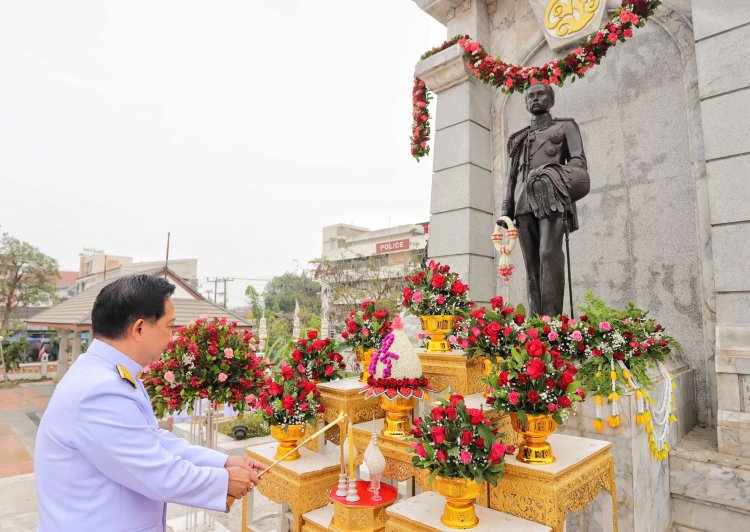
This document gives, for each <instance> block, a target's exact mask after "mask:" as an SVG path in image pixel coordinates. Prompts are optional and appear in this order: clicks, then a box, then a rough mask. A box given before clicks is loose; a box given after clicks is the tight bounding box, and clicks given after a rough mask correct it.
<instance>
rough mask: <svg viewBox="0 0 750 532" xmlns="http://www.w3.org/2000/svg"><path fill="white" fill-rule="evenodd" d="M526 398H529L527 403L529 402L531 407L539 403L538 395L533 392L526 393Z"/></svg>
mask: <svg viewBox="0 0 750 532" xmlns="http://www.w3.org/2000/svg"><path fill="white" fill-rule="evenodd" d="M528 398H529V402H530V403H531V404H532V405H535V404H536V403H537V401H539V393H538V392H535V391H534V390H531V391H530V392H529V393H528Z"/></svg>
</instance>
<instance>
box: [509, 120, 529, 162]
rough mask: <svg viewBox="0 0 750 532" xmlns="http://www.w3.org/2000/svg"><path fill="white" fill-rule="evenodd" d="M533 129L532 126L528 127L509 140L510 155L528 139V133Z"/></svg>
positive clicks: (514, 134)
mask: <svg viewBox="0 0 750 532" xmlns="http://www.w3.org/2000/svg"><path fill="white" fill-rule="evenodd" d="M529 129H531V127H530V126H526V127H525V128H523V129H519V130H518V131H516V132H515V133H513V134H512V135H511V136H510V137H509V138H508V155H510V154H511V153H513V149H514V148H515V147H516V146H517V145H518V143H519V142H523V139H524V138H526V132H527V131H528V130H529Z"/></svg>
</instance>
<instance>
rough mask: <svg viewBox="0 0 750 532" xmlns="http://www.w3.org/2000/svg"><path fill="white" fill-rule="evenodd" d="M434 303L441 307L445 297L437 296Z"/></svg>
mask: <svg viewBox="0 0 750 532" xmlns="http://www.w3.org/2000/svg"><path fill="white" fill-rule="evenodd" d="M435 301H437V304H438V305H442V304H443V303H445V296H443V295H442V294H440V295H439V296H437V299H436V300H435Z"/></svg>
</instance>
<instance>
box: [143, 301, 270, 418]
mask: <svg viewBox="0 0 750 532" xmlns="http://www.w3.org/2000/svg"><path fill="white" fill-rule="evenodd" d="M256 350H257V343H256V341H255V338H254V336H253V334H252V333H251V332H249V331H245V332H243V331H240V330H239V329H237V324H236V323H234V322H231V323H228V322H227V320H226V319H225V318H221V319H219V318H213V319H209V318H208V317H207V316H201V317H200V318H199V319H198V320H196V321H195V322H194V323H190V324H188V325H186V326H182V327H180V328H179V329H178V330H177V334H176V335H175V336H174V337H173V338H172V341H171V342H169V344H168V345H167V350H166V351H165V352H164V354H163V355H162V357H161V359H160V360H159V361H157V362H153V363H151V364H149V365H148V366H146V367H145V368H143V385H144V387H145V389H146V392H148V394H149V396H150V397H151V403H152V405H153V407H154V413H155V414H156V416H157V417H159V418H160V417H163V416H164V415H165V414H166V413H170V414H171V413H174V412H180V411H182V410H187V412H188V413H192V412H193V405H194V403H195V401H196V400H198V399H208V400H210V401H213V402H214V403H228V404H229V405H230V406H232V407H233V408H234V409H235V410H237V411H238V412H244V411H245V410H247V409H248V408H251V407H252V406H254V403H255V400H256V395H257V394H258V392H259V390H260V388H261V384H262V382H263V380H264V379H265V377H266V367H267V366H266V363H265V361H264V360H263V359H261V358H260V357H259V356H258V355H256Z"/></svg>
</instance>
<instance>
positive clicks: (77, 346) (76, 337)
mask: <svg viewBox="0 0 750 532" xmlns="http://www.w3.org/2000/svg"><path fill="white" fill-rule="evenodd" d="M80 354H81V331H75V332H74V333H73V362H75V361H76V359H77V358H78V355H80Z"/></svg>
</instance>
